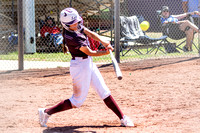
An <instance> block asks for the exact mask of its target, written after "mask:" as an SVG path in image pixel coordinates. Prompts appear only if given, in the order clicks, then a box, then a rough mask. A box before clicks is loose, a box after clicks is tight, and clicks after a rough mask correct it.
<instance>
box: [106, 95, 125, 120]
mask: <svg viewBox="0 0 200 133" xmlns="http://www.w3.org/2000/svg"><path fill="white" fill-rule="evenodd" d="M103 101H104V102H105V104H106V105H107V107H108V108H110V109H111V110H112V111H113V112H114V113H115V114H116V115H117V116H118V117H119V119H120V120H121V119H122V118H123V116H124V114H123V113H122V111H121V110H120V108H119V106H118V105H117V103H116V102H115V100H114V99H113V97H112V96H111V95H110V96H109V97H107V98H105V99H104V100H103Z"/></svg>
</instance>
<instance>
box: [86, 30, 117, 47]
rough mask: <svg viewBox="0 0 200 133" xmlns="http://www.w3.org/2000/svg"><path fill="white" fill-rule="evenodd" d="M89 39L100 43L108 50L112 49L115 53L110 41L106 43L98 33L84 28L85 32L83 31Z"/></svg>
mask: <svg viewBox="0 0 200 133" xmlns="http://www.w3.org/2000/svg"><path fill="white" fill-rule="evenodd" d="M83 32H84V33H85V34H86V35H87V36H88V37H91V38H93V39H94V40H96V41H99V42H101V43H102V44H103V46H104V47H105V48H107V49H111V50H112V51H113V47H112V46H111V45H110V42H108V41H105V40H103V39H101V37H100V35H98V34H97V33H95V32H93V31H91V30H89V29H87V28H84V31H83Z"/></svg>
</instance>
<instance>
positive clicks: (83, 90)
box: [38, 57, 91, 127]
mask: <svg viewBox="0 0 200 133" xmlns="http://www.w3.org/2000/svg"><path fill="white" fill-rule="evenodd" d="M90 60H91V59H90V58H88V59H83V58H82V57H79V58H76V59H75V60H71V62H70V75H71V77H72V80H73V95H72V97H71V98H70V99H67V100H64V101H62V102H60V103H58V104H57V105H55V106H53V107H51V108H48V109H44V108H39V109H38V112H39V120H40V125H41V126H43V127H46V126H47V125H46V123H47V120H48V118H49V117H50V115H52V114H55V113H58V112H61V111H65V110H68V109H72V108H78V107H80V106H81V105H82V104H83V102H84V101H85V99H86V97H87V94H88V91H89V87H90V81H91V69H90V66H91V65H90V63H91V62H90Z"/></svg>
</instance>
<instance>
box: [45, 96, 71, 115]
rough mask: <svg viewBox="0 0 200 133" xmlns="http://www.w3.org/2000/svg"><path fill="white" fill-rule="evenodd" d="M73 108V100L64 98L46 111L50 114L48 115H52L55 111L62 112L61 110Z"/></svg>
mask: <svg viewBox="0 0 200 133" xmlns="http://www.w3.org/2000/svg"><path fill="white" fill-rule="evenodd" d="M71 108H72V105H71V102H70V100H69V99H67V100H64V101H62V102H60V103H58V104H57V105H55V106H53V107H51V108H49V109H46V110H45V112H46V113H47V114H48V115H52V114H54V113H57V112H61V111H64V110H68V109H71Z"/></svg>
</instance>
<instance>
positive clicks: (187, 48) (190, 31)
mask: <svg viewBox="0 0 200 133" xmlns="http://www.w3.org/2000/svg"><path fill="white" fill-rule="evenodd" d="M181 22H182V23H181V24H180V29H181V30H182V31H185V34H186V45H185V46H184V48H183V49H184V51H192V42H193V39H194V32H195V31H198V33H199V29H198V27H197V26H196V25H194V24H192V23H191V22H189V21H188V20H184V21H181ZM187 27H189V29H187ZM194 29H195V30H194Z"/></svg>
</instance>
